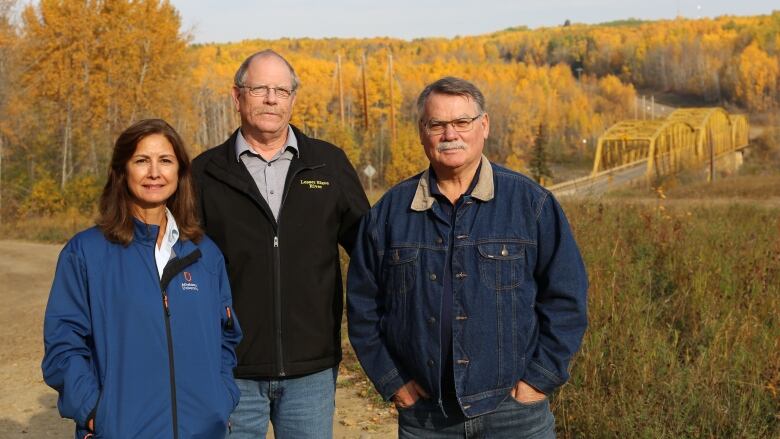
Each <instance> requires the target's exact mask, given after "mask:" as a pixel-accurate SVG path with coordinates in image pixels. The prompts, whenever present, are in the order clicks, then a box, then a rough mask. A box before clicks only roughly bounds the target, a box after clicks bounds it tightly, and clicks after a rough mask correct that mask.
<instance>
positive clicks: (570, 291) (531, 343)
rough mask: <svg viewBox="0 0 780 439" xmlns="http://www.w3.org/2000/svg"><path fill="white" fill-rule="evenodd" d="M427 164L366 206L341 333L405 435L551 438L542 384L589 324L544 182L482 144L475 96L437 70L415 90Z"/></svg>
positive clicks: (573, 251)
mask: <svg viewBox="0 0 780 439" xmlns="http://www.w3.org/2000/svg"><path fill="white" fill-rule="evenodd" d="M417 109H418V113H419V126H418V128H419V133H420V140H421V143H422V145H423V148H424V150H425V154H426V155H427V156H428V159H429V161H430V167H429V168H428V170H426V171H425V172H423V173H422V174H419V175H416V176H414V177H412V178H410V179H408V180H406V181H404V182H402V183H400V184H398V185H397V186H396V187H394V188H392V189H390V191H388V192H387V193H386V194H385V196H384V197H382V199H381V200H380V201H379V202H378V203H377V204H376V205H375V206H374V207H373V208H372V209H371V210H370V211H369V213H368V214H367V215H366V216H365V217H364V218H363V220H362V221H361V225H360V232H359V233H358V239H357V242H356V244H355V249H354V250H353V252H352V256H351V260H350V266H349V274H348V278H347V302H348V309H347V315H348V322H349V336H350V341H351V342H352V346H353V347H354V348H355V352H356V353H357V356H358V358H359V360H360V363H361V365H362V366H363V368H364V369H365V371H366V373H367V375H368V377H369V378H370V379H371V380H372V382H373V383H374V385H375V387H376V389H377V390H378V391H379V393H380V394H381V395H382V396H383V397H385V398H387V399H392V400H393V401H394V402H395V405H396V407H397V408H398V413H399V415H398V426H399V429H398V431H399V436H400V437H402V438H426V439H429V438H554V437H555V421H554V418H553V415H552V413H551V411H550V405H549V400H548V397H549V395H550V394H551V393H552V392H553V391H554V390H555V389H557V388H558V387H560V386H561V385H562V384H563V383H564V382H566V380H567V379H568V377H569V374H568V372H567V370H568V365H569V361H570V360H571V358H572V356H573V355H574V354H575V352H576V351H577V350H578V349H579V346H580V342H581V340H582V336H583V334H584V332H585V328H586V326H587V315H586V303H587V299H586V294H587V289H588V278H587V274H586V272H585V267H584V264H583V262H582V258H581V256H580V252H579V250H578V248H577V244H576V242H575V241H574V237H573V236H572V233H571V230H570V229H569V225H568V223H567V221H566V217H565V216H564V214H563V211H562V210H561V207H560V205H559V204H558V202H557V201H556V200H555V199H554V198H553V196H552V194H551V193H550V192H549V191H547V190H546V189H544V188H543V187H541V186H539V185H538V184H536V183H535V182H534V181H533V180H531V179H529V178H527V177H525V176H523V175H521V174H518V173H517V172H513V171H511V170H509V169H506V168H503V167H501V166H498V165H496V164H494V163H491V162H490V161H489V160H488V159H487V157H485V156H484V155H482V150H483V148H484V145H485V140H486V139H487V138H488V134H489V132H490V121H489V118H488V114H487V112H486V111H485V98H484V96H483V95H482V93H481V92H480V90H479V89H478V88H477V87H476V86H474V85H473V84H472V83H470V82H468V81H465V80H463V79H459V78H453V77H446V78H442V79H440V80H438V81H436V82H434V83H432V84H430V85H428V86H427V87H426V88H425V89H424V90H423V91H422V93H421V94H420V96H419V98H418V100H417Z"/></svg>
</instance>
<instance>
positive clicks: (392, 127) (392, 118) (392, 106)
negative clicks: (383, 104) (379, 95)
mask: <svg viewBox="0 0 780 439" xmlns="http://www.w3.org/2000/svg"><path fill="white" fill-rule="evenodd" d="M387 61H388V73H389V75H388V76H389V79H388V81H389V82H390V148H392V147H393V145H395V104H394V103H393V102H394V101H393V82H394V81H393V54H392V53H388V55H387Z"/></svg>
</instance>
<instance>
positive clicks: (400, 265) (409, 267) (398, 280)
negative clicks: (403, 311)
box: [383, 247, 420, 305]
mask: <svg viewBox="0 0 780 439" xmlns="http://www.w3.org/2000/svg"><path fill="white" fill-rule="evenodd" d="M419 252H420V249H419V248H416V247H395V248H390V249H388V251H387V253H385V269H384V274H383V277H384V285H385V293H386V294H387V295H388V296H397V297H395V299H394V298H393V297H388V299H389V300H390V301H394V300H398V299H402V298H403V296H405V295H406V293H408V292H409V291H410V290H411V289H412V288H414V281H415V278H416V275H415V272H416V271H417V264H418V263H417V258H418V254H419ZM388 305H393V303H389V304H388ZM396 305H400V304H398V303H396Z"/></svg>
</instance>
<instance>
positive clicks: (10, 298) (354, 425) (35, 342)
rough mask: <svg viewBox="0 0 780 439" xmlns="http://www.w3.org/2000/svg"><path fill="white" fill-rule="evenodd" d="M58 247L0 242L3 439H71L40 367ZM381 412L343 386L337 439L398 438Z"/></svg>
mask: <svg viewBox="0 0 780 439" xmlns="http://www.w3.org/2000/svg"><path fill="white" fill-rule="evenodd" d="M60 248H61V246H58V245H49V244H36V243H29V242H20V241H0V291H1V292H0V383H1V384H2V391H1V392H0V438H9V439H10V438H19V437H29V438H35V439H53V438H68V437H73V427H72V425H73V424H72V421H70V420H66V419H61V418H60V416H59V414H58V413H57V394H56V392H54V391H53V390H52V389H50V388H49V387H48V386H47V385H46V384H45V383H44V382H43V379H42V378H41V368H40V363H41V358H42V355H43V341H42V332H43V312H44V309H45V307H46V300H47V298H48V295H49V288H50V287H51V280H52V276H53V274H54V267H55V264H56V262H57V255H58V254H59V251H60ZM378 410H379V409H374V408H371V407H370V406H369V405H368V404H367V403H366V400H365V399H363V398H360V397H359V396H357V395H356V394H355V391H354V390H353V389H352V388H350V387H339V388H338V390H337V392H336V417H335V420H334V423H333V425H334V437H336V438H339V439H341V438H363V439H367V438H371V439H375V438H387V437H395V436H396V429H395V420H394V419H393V418H392V417H390V416H387V415H385V416H377V411H378ZM372 418H373V420H372ZM377 420H379V421H378V422H377Z"/></svg>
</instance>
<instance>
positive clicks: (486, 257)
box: [477, 240, 528, 291]
mask: <svg viewBox="0 0 780 439" xmlns="http://www.w3.org/2000/svg"><path fill="white" fill-rule="evenodd" d="M526 245H528V244H526V243H519V242H512V241H500V240H496V241H490V242H482V243H477V252H478V253H479V257H478V263H479V277H480V279H481V280H482V283H483V284H484V285H485V286H486V287H488V288H491V289H494V290H497V291H502V290H511V289H513V288H517V287H518V286H520V284H521V283H522V281H523V271H524V268H525V247H526Z"/></svg>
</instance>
